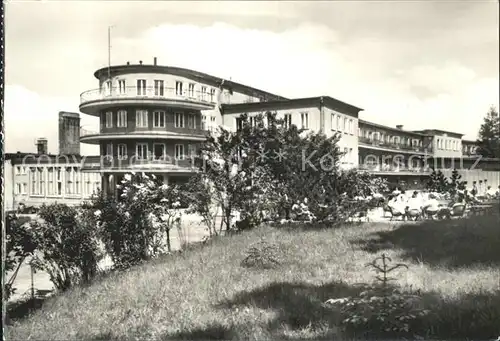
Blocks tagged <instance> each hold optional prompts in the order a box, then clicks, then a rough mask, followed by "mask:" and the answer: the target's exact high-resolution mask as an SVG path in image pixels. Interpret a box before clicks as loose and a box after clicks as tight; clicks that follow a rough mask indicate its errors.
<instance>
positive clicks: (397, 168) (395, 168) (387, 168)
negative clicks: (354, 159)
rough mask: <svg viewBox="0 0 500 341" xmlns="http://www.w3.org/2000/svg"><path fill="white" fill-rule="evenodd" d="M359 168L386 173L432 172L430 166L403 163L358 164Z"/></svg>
mask: <svg viewBox="0 0 500 341" xmlns="http://www.w3.org/2000/svg"><path fill="white" fill-rule="evenodd" d="M359 169H361V170H367V171H371V172H387V173H392V172H394V173H401V172H409V173H431V172H432V169H431V168H430V167H421V166H415V167H409V166H403V165H377V164H373V165H371V164H360V165H359Z"/></svg>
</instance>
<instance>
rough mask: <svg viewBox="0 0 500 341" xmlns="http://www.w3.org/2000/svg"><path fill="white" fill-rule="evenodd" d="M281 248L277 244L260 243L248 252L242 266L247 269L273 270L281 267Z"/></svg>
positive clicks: (251, 247)
mask: <svg viewBox="0 0 500 341" xmlns="http://www.w3.org/2000/svg"><path fill="white" fill-rule="evenodd" d="M279 252H280V250H279V248H278V246H277V245H276V244H271V243H268V242H266V241H260V242H258V243H256V244H254V245H252V246H250V248H249V249H248V250H246V252H245V253H246V256H245V258H244V259H243V260H242V262H241V265H242V266H243V267H247V268H259V269H271V268H275V267H277V266H279V265H280V264H281V261H280V260H279Z"/></svg>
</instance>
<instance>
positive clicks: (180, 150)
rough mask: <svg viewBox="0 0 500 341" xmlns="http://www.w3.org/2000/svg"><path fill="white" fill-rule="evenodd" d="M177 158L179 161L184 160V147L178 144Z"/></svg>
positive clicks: (176, 149) (176, 147) (176, 146)
mask: <svg viewBox="0 0 500 341" xmlns="http://www.w3.org/2000/svg"><path fill="white" fill-rule="evenodd" d="M175 158H176V159H177V160H184V145H183V144H176V145H175Z"/></svg>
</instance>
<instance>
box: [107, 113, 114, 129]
mask: <svg viewBox="0 0 500 341" xmlns="http://www.w3.org/2000/svg"><path fill="white" fill-rule="evenodd" d="M112 127H113V113H112V112H111V111H108V112H107V113H106V128H112Z"/></svg>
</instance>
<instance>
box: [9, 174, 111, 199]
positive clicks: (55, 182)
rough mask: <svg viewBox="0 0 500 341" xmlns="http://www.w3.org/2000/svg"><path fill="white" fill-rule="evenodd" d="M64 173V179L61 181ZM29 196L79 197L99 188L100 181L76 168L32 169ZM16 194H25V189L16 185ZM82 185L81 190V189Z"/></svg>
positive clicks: (20, 185)
mask: <svg viewBox="0 0 500 341" xmlns="http://www.w3.org/2000/svg"><path fill="white" fill-rule="evenodd" d="M63 173H64V179H63ZM30 183H31V187H30V194H31V195H48V196H51V195H52V196H60V195H63V189H64V194H65V195H73V196H79V195H81V194H82V191H83V193H84V194H88V195H90V194H92V193H93V192H95V191H96V190H97V188H98V187H99V186H100V183H101V181H100V179H99V178H98V177H97V176H96V175H95V174H90V173H82V172H80V170H79V168H78V167H64V171H63V170H62V169H61V167H47V168H44V167H32V168H30ZM18 185H19V186H16V187H17V191H18V193H17V194H26V187H25V186H23V185H22V184H18ZM82 185H83V188H82Z"/></svg>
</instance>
